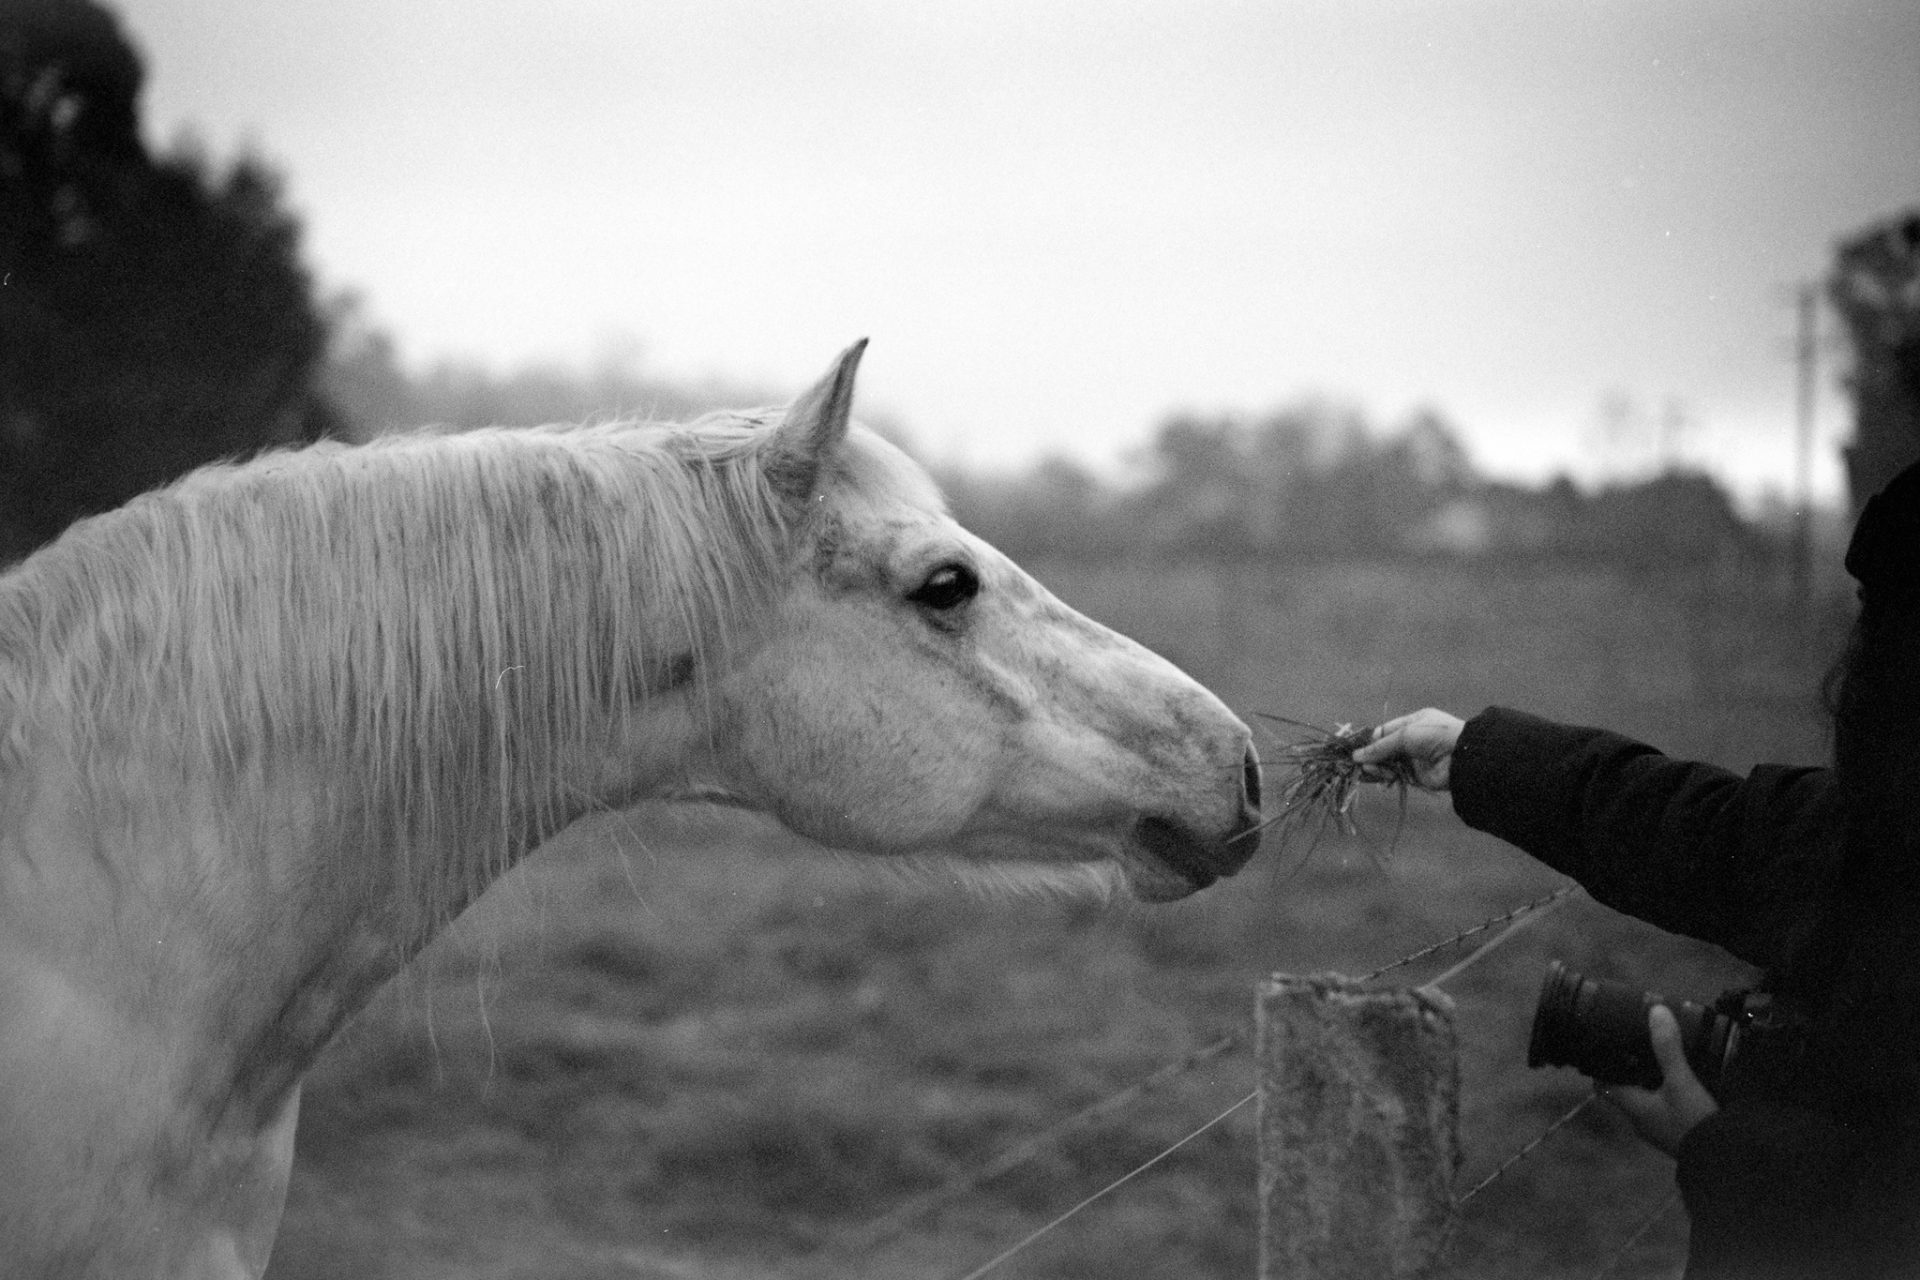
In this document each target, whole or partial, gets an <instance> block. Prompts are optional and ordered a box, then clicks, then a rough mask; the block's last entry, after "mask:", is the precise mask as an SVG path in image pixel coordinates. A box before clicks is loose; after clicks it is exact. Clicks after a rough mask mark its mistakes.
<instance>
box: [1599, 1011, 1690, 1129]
mask: <svg viewBox="0 0 1920 1280" xmlns="http://www.w3.org/2000/svg"><path fill="white" fill-rule="evenodd" d="M1647 1030H1648V1032H1649V1034H1650V1035H1651V1037H1652V1040H1653V1056H1654V1060H1655V1061H1656V1062H1657V1063H1659V1065H1660V1084H1659V1086H1658V1087H1657V1088H1653V1089H1640V1088H1636V1087H1634V1086H1633V1085H1620V1084H1595V1085H1594V1092H1596V1093H1598V1094H1599V1095H1600V1097H1601V1098H1603V1099H1604V1100H1606V1101H1607V1102H1611V1103H1612V1104H1613V1105H1614V1106H1616V1107H1618V1108H1619V1109H1620V1110H1621V1112H1622V1113H1623V1114H1625V1116H1626V1117H1627V1120H1628V1122H1629V1123H1631V1124H1632V1125H1633V1127H1634V1129H1635V1131H1637V1132H1638V1133H1639V1135H1640V1136H1641V1137H1642V1138H1644V1139H1646V1140H1647V1141H1648V1142H1649V1143H1651V1144H1653V1145H1654V1146H1656V1147H1658V1148H1659V1149H1660V1150H1662V1151H1664V1152H1666V1153H1667V1154H1668V1155H1672V1154H1674V1152H1676V1151H1678V1150H1679V1149H1680V1140H1681V1139H1682V1138H1684V1137H1686V1136H1687V1134H1688V1132H1689V1131H1691V1130H1692V1128H1693V1126H1695V1125H1696V1124H1699V1123H1700V1122H1701V1121H1702V1120H1705V1119H1706V1118H1707V1117H1708V1116H1710V1115H1712V1114H1713V1113H1714V1112H1716V1111H1718V1110H1719V1109H1720V1104H1719V1103H1717V1102H1715V1101H1714V1100H1713V1095H1712V1094H1711V1093H1708V1092H1707V1087H1706V1086H1705V1085H1703V1084H1701V1083H1700V1077H1699V1076H1697V1075H1695V1074H1694V1071H1693V1067H1692V1065H1691V1064H1690V1063H1688V1061H1687V1050H1686V1044H1685V1042H1684V1040H1683V1039H1682V1038H1681V1034H1680V1022H1679V1020H1678V1019H1677V1018H1675V1017H1674V1016H1673V1010H1671V1009H1669V1008H1667V1006H1665V1005H1663V1004H1657V1005H1655V1006H1653V1008H1652V1009H1651V1010H1649V1011H1648V1013H1647Z"/></svg>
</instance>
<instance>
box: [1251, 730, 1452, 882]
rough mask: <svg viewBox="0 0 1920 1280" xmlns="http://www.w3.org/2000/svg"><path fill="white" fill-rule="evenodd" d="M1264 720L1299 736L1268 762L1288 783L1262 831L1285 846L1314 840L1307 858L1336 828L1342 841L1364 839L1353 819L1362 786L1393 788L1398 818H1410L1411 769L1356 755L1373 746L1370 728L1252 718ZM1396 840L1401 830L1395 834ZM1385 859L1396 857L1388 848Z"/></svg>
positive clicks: (1406, 766)
mask: <svg viewBox="0 0 1920 1280" xmlns="http://www.w3.org/2000/svg"><path fill="white" fill-rule="evenodd" d="M1254 714H1255V715H1257V716H1259V717H1260V718H1261V719H1263V720H1268V721H1271V722H1273V723H1275V724H1280V725H1285V726H1287V727H1288V728H1290V729H1292V730H1294V731H1295V733H1296V736H1295V737H1294V738H1293V740H1292V741H1289V742H1286V743H1283V744H1282V745H1281V747H1280V749H1279V750H1278V751H1277V752H1275V753H1273V754H1272V755H1270V756H1269V757H1268V765H1267V768H1268V771H1269V772H1270V773H1273V774H1275V775H1277V776H1279V777H1282V778H1284V779H1285V781H1284V782H1283V783H1282V784H1281V786H1280V788H1279V790H1278V792H1277V793H1276V794H1277V797H1278V799H1279V802H1280V803H1279V807H1278V808H1277V809H1276V810H1275V811H1274V813H1273V814H1272V816H1270V817H1266V818H1263V819H1262V820H1261V823H1260V826H1259V828H1258V829H1259V830H1260V831H1263V832H1272V833H1273V834H1274V835H1275V836H1277V837H1278V838H1279V840H1280V842H1281V844H1282V845H1283V846H1285V845H1287V844H1290V843H1291V842H1292V841H1293V839H1294V838H1295V837H1296V836H1297V835H1299V834H1300V833H1301V832H1303V831H1310V832H1311V833H1312V834H1311V836H1310V837H1309V839H1308V842H1307V850H1308V852H1312V850H1313V847H1314V846H1315V845H1317V844H1319V843H1320V837H1321V836H1323V835H1325V834H1326V831H1327V828H1329V827H1332V828H1333V829H1334V830H1336V831H1339V832H1340V833H1341V834H1343V835H1349V836H1357V835H1361V831H1360V826H1359V823H1358V822H1357V821H1356V820H1355V817H1354V807H1355V805H1356V803H1357V802H1358V800H1359V798H1360V786H1361V784H1362V783H1373V784H1375V785H1378V786H1387V787H1392V788H1393V789H1394V790H1395V791H1397V792H1398V793H1399V795H1398V798H1399V802H1400V812H1401V816H1402V818H1403V819H1404V817H1405V814H1406V803H1407V791H1408V789H1409V788H1411V787H1412V785H1413V781H1414V774H1413V766H1412V765H1411V764H1409V763H1407V762H1406V761H1403V760H1396V761H1393V762H1392V763H1390V764H1386V765H1362V764H1359V763H1357V762H1356V761H1355V760H1354V758H1353V753H1354V752H1355V751H1358V750H1359V749H1360V748H1361V747H1364V746H1365V745H1367V743H1369V742H1372V741H1373V737H1374V733H1375V729H1374V726H1372V725H1359V726H1355V725H1351V724H1340V725H1335V726H1334V727H1333V728H1331V729H1329V728H1325V727H1323V726H1321V725H1316V724H1309V723H1307V722H1305V721H1302V720H1293V719H1290V718H1288V717H1286V716H1279V715H1273V714H1271V713H1269V712H1265V711H1257V712H1255V713H1254ZM1395 836H1396V838H1397V836H1398V828H1397V827H1396V829H1395ZM1386 853H1387V856H1389V857H1390V856H1391V855H1392V847H1391V845H1389V847H1388V849H1387V851H1386Z"/></svg>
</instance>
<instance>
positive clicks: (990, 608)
mask: <svg viewBox="0 0 1920 1280" xmlns="http://www.w3.org/2000/svg"><path fill="white" fill-rule="evenodd" d="M864 347H865V343H864V342H863V343H860V344H858V345H855V346H853V347H851V348H849V349H848V350H847V351H846V352H844V353H843V354H842V355H841V356H840V357H839V358H838V360H836V361H835V363H834V365H833V367H832V368H831V369H830V370H829V371H828V373H827V374H826V376H825V377H824V378H822V379H821V380H820V382H819V383H818V384H816V385H815V386H814V387H813V388H811V389H810V390H809V391H807V392H806V393H805V394H804V395H802V396H801V397H800V398H799V399H798V400H796V401H795V402H794V403H793V405H792V406H791V407H790V408H788V409H787V410H786V412H785V414H784V415H783V416H782V417H781V418H780V420H779V422H778V423H777V425H775V426H774V427H773V428H772V429H771V430H770V431H767V432H766V433H764V437H763V439H762V440H761V441H760V443H759V447H758V465H759V466H760V467H761V468H762V469H763V470H764V472H765V475H766V478H767V480H768V482H769V484H770V486H771V488H772V490H773V491H774V493H776V494H777V495H778V501H779V502H780V504H781V506H782V507H783V509H784V516H785V519H784V525H785V527H786V529H787V530H788V538H789V541H788V545H787V549H786V550H787V558H786V574H785V578H784V581H783V582H781V583H780V584H778V585H777V587H776V588H775V591H774V594H773V598H772V600H771V602H770V607H769V608H768V609H766V610H765V611H764V612H763V613H762V614H761V616H760V619H759V622H758V625H756V626H754V627H752V628H751V634H750V635H749V636H746V637H743V638H742V641H741V643H739V644H736V645H732V646H729V654H728V657H727V659H726V669H725V670H723V671H720V672H712V673H708V675H707V677H706V681H705V684H706V688H705V690H704V696H705V699H706V701H707V704H708V706H709V708H710V711H709V715H708V717H707V718H708V721H709V724H708V729H707V733H708V737H709V739H710V745H709V746H708V748H707V750H706V751H705V752H703V753H702V755H703V765H702V768H701V773H702V777H701V778H700V785H701V788H702V789H703V790H704V791H705V792H706V793H707V794H709V795H713V796H717V797H722V798H725V799H728V800H731V801H734V802H737V803H740V804H743V805H745V806H748V807H750V808H755V809H760V810H764V811H766V812H768V813H771V814H773V815H774V816H775V817H776V818H778V820H779V821H780V822H782V823H783V824H784V825H786V826H787V827H788V828H790V829H792V830H793V831H795V832H797V833H799V834H801V835H803V836H806V837H809V838H810V839H813V840H815V841H818V842H820V843H823V844H827V845H830V846H834V847H838V848H845V849H852V850H858V851H865V852H871V853H879V854H890V855H909V856H917V855H931V856H934V857H937V858H939V859H940V860H942V862H943V863H944V864H946V865H950V866H954V867H959V868H979V867H994V868H1000V869H1008V868H1011V869H1013V870H1015V871H1017V872H1018V874H1017V875H1015V876H1013V877H1011V878H1012V879H1014V880H1016V881H1024V882H1028V883H1035V882H1038V883H1049V882H1051V883H1060V884H1071V883H1073V882H1075V881H1079V882H1092V883H1093V884H1095V885H1097V886H1100V887H1111V886H1113V885H1114V884H1115V883H1116V882H1119V881H1123V882H1124V883H1125V884H1126V885H1127V887H1129V888H1130V889H1131V890H1132V892H1133V893H1134V894H1135V895H1136V896H1137V897H1140V898H1142V899H1146V900H1149V901H1167V900H1171V899H1175V898H1180V897H1183V896H1185V895H1187V894H1189V893H1192V892H1194V891H1196V890H1198V889H1201V888H1204V887H1205V886H1207V885H1208V884H1210V883H1212V882H1213V881H1214V880H1215V879H1216V878H1217V877H1220V876H1223V875H1230V874H1232V873H1233V872H1234V871H1236V870H1238V869H1239V868H1240V867H1241V865H1243V864H1244V863H1245V862H1246V860H1247V859H1248V858H1249V857H1250V856H1251V855H1252V853H1253V851H1254V849H1255V847H1256V846H1257V844H1258V835H1257V821H1258V808H1259V803H1260V794H1259V792H1260V771H1259V764H1258V761H1257V759H1256V757H1255V754H1254V751H1253V748H1252V746H1251V735H1250V734H1249V732H1248V729H1247V726H1246V725H1245V724H1243V723H1242V722H1241V721H1240V720H1239V719H1238V718H1237V717H1235V716H1234V714H1233V713H1232V712H1230V711H1229V710H1228V709H1227V708H1226V707H1225V706H1224V705H1223V704H1222V703H1221V702H1220V700H1219V699H1218V698H1216V697H1215V696H1214V695H1213V694H1212V693H1210V692H1208V691H1207V690H1206V689H1205V688H1203V687H1201V685H1200V684H1199V683H1197V682H1196V681H1194V680H1193V679H1192V678H1190V677H1189V676H1187V675H1186V674H1185V673H1183V672H1182V671H1180V670H1179V669H1178V668H1177V667H1175V666H1174V665H1173V664H1172V663H1170V662H1168V661H1167V660H1165V659H1164V658H1161V657H1160V656H1159V655H1157V654H1155V653H1153V652H1151V651H1149V650H1148V649H1146V648H1144V647H1142V646H1141V645H1139V644H1136V643H1134V642H1133V641H1131V640H1129V639H1127V638H1126V637H1124V636H1121V635H1119V634H1117V633H1116V632H1114V631H1111V630H1109V629H1108V628H1106V627H1104V626H1101V625H1100V624H1098V623H1096V622H1093V621H1091V620H1090V619H1088V618H1086V617H1084V616H1082V615H1081V614H1079V613H1077V612H1075V611H1074V610H1072V609H1070V608H1068V607H1067V606H1066V605H1064V604H1062V603H1061V602H1060V601H1059V600H1058V599H1056V598H1055V597H1054V596H1053V595H1052V594H1051V593H1049V592H1048V591H1047V590H1046V588H1045V587H1043V586H1041V585H1040V584H1039V583H1038V582H1036V581H1035V580H1034V579H1033V578H1032V577H1031V576H1029V575H1028V574H1027V573H1025V572H1024V571H1023V570H1021V569H1020V567H1019V566H1017V565H1015V564H1014V563H1013V562H1012V561H1011V560H1009V559H1008V558H1007V557H1006V556H1004V555H1002V554H1001V553H999V552H998V551H996V550H995V549H994V548H993V547H991V546H990V545H988V544H987V543H986V542H984V541H983V540H981V539H980V538H978V537H976V536H974V535H973V534H971V533H969V532H967V530H965V529H963V528H962V527H961V526H960V525H959V524H957V523H956V522H955V521H954V520H953V518H952V517H951V516H950V515H949V514H948V512H947V509H946V506H945V504H944V502H943V500H942V499H941V497H940V494H939V492H938V490H937V489H936V488H935V486H934V484H933V482H932V481H931V480H930V479H929V478H928V476H927V475H926V473H925V472H924V471H923V470H921V468H920V467H919V466H918V465H916V464H915V463H914V462H913V461H912V460H911V459H909V458H908V457H907V456H906V455H905V454H904V453H903V452H901V451H900V450H899V449H897V448H895V447H894V446H893V445H891V444H889V443H888V442H887V441H885V440H883V439H882V438H881V437H879V436H878V435H876V434H874V433H873V432H871V431H868V430H866V429H865V428H862V427H859V426H857V425H852V424H850V422H849V410H850V407H851V402H852V398H853V385H854V375H855V371H856V369H857V367H858V365H859V362H860V356H861V354H862V351H863V349H864ZM696 696H697V695H696ZM988 878H997V877H993V876H990V877H988Z"/></svg>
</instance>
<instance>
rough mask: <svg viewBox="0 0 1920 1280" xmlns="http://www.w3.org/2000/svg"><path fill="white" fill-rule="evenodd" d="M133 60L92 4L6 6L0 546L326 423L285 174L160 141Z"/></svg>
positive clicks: (1, 105) (0, 192)
mask: <svg viewBox="0 0 1920 1280" xmlns="http://www.w3.org/2000/svg"><path fill="white" fill-rule="evenodd" d="M142 74H143V73H142V69H141V65H140V60H139V58H138V56H137V55H136V54H135V52H134V50H133V49H132V47H131V46H130V45H129V44H128V42H127V40H126V37H125V36H124V34H123V33H122V32H121V30H120V27H119V24H118V22H117V21H116V20H115V18H114V17H113V15H112V14H111V13H110V12H109V11H108V10H106V9H105V8H103V7H101V6H99V5H97V4H95V3H93V2H92V0H7V3H6V4H5V5H4V6H0V282H4V283H0V559H5V558H6V557H7V556H8V555H9V553H11V554H21V553H24V552H25V551H27V550H30V549H31V548H32V547H34V546H36V545H38V544H39V543H42V542H44V541H46V540H48V539H50V538H52V537H53V536H54V535H55V534H57V533H58V532H59V531H60V529H62V528H63V527H64V526H65V525H66V524H67V523H68V522H69V521H71V520H72V519H74V518H75V517H77V516H80V515H85V514H88V513H90V512H95V511H102V510H106V509H109V508H111V507H114V506H118V505H119V504H120V503H122V502H124V501H126V500H127V499H128V498H130V497H132V496H133V495H134V494H136V493H139V492H140V491H142V490H144V489H147V488H151V487H152V486H154V485H156V484H159V483H161V482H163V481H165V480H168V479H170V478H172V477H174V476H177V475H179V474H180V473H182V472H184V471H186V470H188V469H190V468H192V467H194V466H197V465H199V464H200V463H203V462H207V461H211V460H213V459H216V458H220V457H226V456H231V455H234V454H239V453H244V452H248V451H250V450H252V449H255V448H258V447H260V446H262V445H267V444H274V443H284V442H288V441H292V440H296V439H304V438H311V437H313V436H315V435H317V434H320V433H322V432H323V431H325V430H326V429H327V428H328V426H329V425H330V422H331V415H330V414H329V412H328V410H327V408H326V405H325V401H324V400H323V399H322V398H321V397H320V396H319V395H318V394H317V393H316V392H315V390H314V374H315V372H316V366H317V362H318V360H319V358H320V357H321V355H322V352H323V350H324V347H325V340H326V326H325V322H324V320H323V318H322V317H321V315H320V313H319V311H318V309H317V307H316V306H315V304H314V302H313V299H312V288H311V282H310V280H309V277H308V274H307V272H306V270H305V269H304V268H303V267H302V265H301V263H300V261H299V257H298V247H299V228H298V225H297V223H296V221H295V220H294V218H293V217H292V216H291V215H290V214H288V213H286V212H285V211H284V210H283V209H282V208H281V205H280V187H279V182H278V179H277V178H276V177H275V175H274V174H273V173H272V172H271V171H270V170H269V169H268V168H267V167H266V166H265V165H264V164H262V163H260V162H259V161H258V160H255V159H242V160H240V161H239V162H237V163H236V164H234V165H233V166H232V167H231V168H229V169H227V170H226V171H225V172H217V171H216V170H215V169H214V168H213V166H212V165H210V164H209V162H208V161H207V160H206V159H205V158H204V157H202V156H200V155H199V154H197V153H195V152H194V151H192V150H191V149H186V148H182V149H178V150H176V152H175V153H174V154H172V155H167V156H161V157H158V158H156V157H154V156H151V155H149V154H148V151H147V149H146V147H145V145H144V144H143V143H142V141H141V139H140V135H139V113H138V100H139V93H140V84H141V79H142Z"/></svg>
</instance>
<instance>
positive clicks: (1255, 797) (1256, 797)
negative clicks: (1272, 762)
mask: <svg viewBox="0 0 1920 1280" xmlns="http://www.w3.org/2000/svg"><path fill="white" fill-rule="evenodd" d="M1246 778H1247V805H1248V806H1249V807H1250V808H1253V809H1258V808H1259V807H1260V757H1259V755H1258V754H1256V753H1255V751H1254V749H1253V748H1252V747H1248V748H1247V764H1246Z"/></svg>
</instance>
